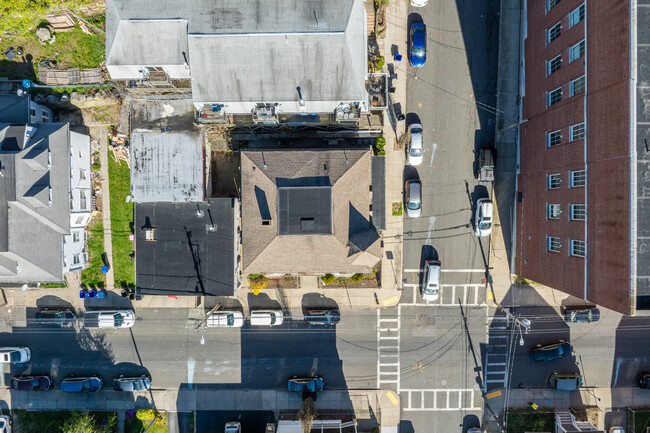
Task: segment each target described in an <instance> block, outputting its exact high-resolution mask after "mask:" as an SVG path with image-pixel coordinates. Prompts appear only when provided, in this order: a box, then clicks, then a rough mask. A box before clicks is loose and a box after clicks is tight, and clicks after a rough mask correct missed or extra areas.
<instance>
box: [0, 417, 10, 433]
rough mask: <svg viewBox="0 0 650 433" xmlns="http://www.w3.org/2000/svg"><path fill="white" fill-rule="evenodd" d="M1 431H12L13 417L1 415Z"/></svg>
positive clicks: (0, 432) (2, 432) (6, 432)
mask: <svg viewBox="0 0 650 433" xmlns="http://www.w3.org/2000/svg"><path fill="white" fill-rule="evenodd" d="M0 433H11V419H10V418H9V417H8V416H7V415H1V416H0Z"/></svg>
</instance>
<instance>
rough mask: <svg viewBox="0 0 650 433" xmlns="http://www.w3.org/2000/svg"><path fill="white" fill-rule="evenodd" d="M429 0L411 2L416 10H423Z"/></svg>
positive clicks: (413, 0)
mask: <svg viewBox="0 0 650 433" xmlns="http://www.w3.org/2000/svg"><path fill="white" fill-rule="evenodd" d="M428 1H429V0H411V6H415V7H416V8H421V7H423V6H426V5H427V3H428Z"/></svg>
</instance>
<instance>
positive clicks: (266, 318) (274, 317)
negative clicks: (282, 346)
mask: <svg viewBox="0 0 650 433" xmlns="http://www.w3.org/2000/svg"><path fill="white" fill-rule="evenodd" d="M282 322H284V314H283V313H282V310H254V311H251V325H252V326H277V325H282Z"/></svg>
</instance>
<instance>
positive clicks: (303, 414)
mask: <svg viewBox="0 0 650 433" xmlns="http://www.w3.org/2000/svg"><path fill="white" fill-rule="evenodd" d="M316 415H317V412H316V406H315V405H314V400H312V398H311V397H309V398H308V399H306V400H303V401H302V404H301V405H300V409H298V419H299V420H300V424H301V425H302V431H303V433H309V432H311V428H312V426H313V425H314V418H316Z"/></svg>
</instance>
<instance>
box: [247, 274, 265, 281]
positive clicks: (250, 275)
mask: <svg viewBox="0 0 650 433" xmlns="http://www.w3.org/2000/svg"><path fill="white" fill-rule="evenodd" d="M263 276H264V275H262V274H248V279H249V280H257V279H258V278H262V277H263Z"/></svg>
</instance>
